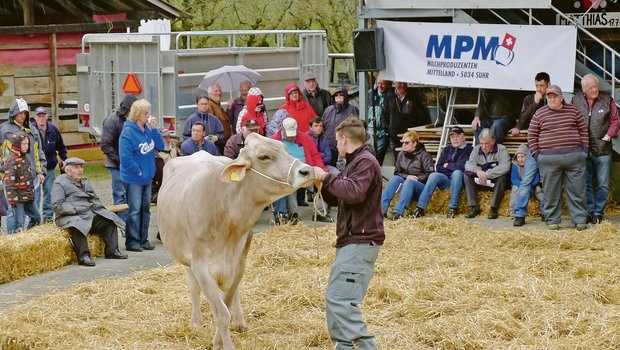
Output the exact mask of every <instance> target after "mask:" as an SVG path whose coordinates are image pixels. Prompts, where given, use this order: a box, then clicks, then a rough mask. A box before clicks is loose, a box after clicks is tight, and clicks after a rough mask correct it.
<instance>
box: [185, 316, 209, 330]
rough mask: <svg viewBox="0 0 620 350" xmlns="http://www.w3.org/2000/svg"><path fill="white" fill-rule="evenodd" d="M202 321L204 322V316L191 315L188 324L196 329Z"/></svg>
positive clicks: (200, 325)
mask: <svg viewBox="0 0 620 350" xmlns="http://www.w3.org/2000/svg"><path fill="white" fill-rule="evenodd" d="M204 323H205V320H204V318H203V317H202V316H201V317H196V318H194V317H192V319H191V320H189V326H190V327H191V328H192V329H198V328H200V327H202V325H203V324H204Z"/></svg>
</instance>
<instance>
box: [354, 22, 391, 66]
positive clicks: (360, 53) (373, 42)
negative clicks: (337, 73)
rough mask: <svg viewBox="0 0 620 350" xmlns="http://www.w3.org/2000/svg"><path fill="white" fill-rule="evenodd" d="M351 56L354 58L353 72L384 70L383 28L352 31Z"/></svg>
mask: <svg viewBox="0 0 620 350" xmlns="http://www.w3.org/2000/svg"><path fill="white" fill-rule="evenodd" d="M353 55H354V56H355V70H356V71H358V72H371V71H379V70H382V69H385V54H384V53H383V28H376V29H356V30H354V31H353Z"/></svg>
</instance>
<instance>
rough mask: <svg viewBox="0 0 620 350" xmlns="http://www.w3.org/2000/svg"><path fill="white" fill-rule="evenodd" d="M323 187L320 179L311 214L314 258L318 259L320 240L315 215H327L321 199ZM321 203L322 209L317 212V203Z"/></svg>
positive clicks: (325, 206)
mask: <svg viewBox="0 0 620 350" xmlns="http://www.w3.org/2000/svg"><path fill="white" fill-rule="evenodd" d="M322 188H323V182H322V181H320V182H319V184H318V185H316V195H315V196H314V203H312V204H313V207H314V213H313V214H312V230H313V231H314V238H315V239H316V258H317V259H319V258H320V257H321V256H320V254H319V251H320V247H321V242H320V241H319V232H318V231H317V229H316V216H317V214H321V215H323V216H326V215H327V204H326V203H325V202H324V201H323V194H322V193H321V189H322ZM318 203H323V204H324V205H323V211H322V213H319V212H320V210H319V204H318Z"/></svg>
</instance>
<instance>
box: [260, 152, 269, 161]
mask: <svg viewBox="0 0 620 350" xmlns="http://www.w3.org/2000/svg"><path fill="white" fill-rule="evenodd" d="M258 159H259V160H263V161H264V160H270V159H271V157H270V156H268V155H266V154H262V155H260V156H258Z"/></svg>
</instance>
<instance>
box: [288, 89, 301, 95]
mask: <svg viewBox="0 0 620 350" xmlns="http://www.w3.org/2000/svg"><path fill="white" fill-rule="evenodd" d="M298 93H299V90H293V91H291V92H289V93H288V94H289V95H292V94H298Z"/></svg>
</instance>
